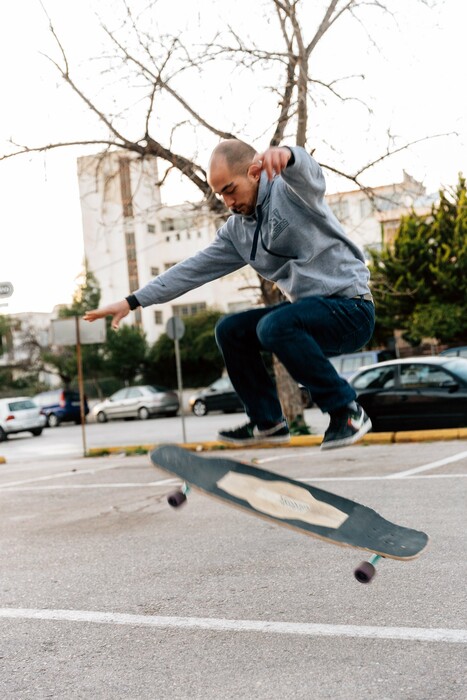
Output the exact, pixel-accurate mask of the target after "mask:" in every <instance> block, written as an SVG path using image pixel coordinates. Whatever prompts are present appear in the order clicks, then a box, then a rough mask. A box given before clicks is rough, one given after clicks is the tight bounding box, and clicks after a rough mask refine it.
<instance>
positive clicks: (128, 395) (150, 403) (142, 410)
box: [91, 384, 180, 423]
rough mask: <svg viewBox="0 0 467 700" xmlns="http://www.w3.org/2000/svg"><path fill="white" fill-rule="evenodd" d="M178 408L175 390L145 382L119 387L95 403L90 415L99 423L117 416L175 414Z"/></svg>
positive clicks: (140, 416) (143, 417)
mask: <svg viewBox="0 0 467 700" xmlns="http://www.w3.org/2000/svg"><path fill="white" fill-rule="evenodd" d="M179 408H180V406H179V401H178V395H177V393H176V392H175V391H171V390H170V389H166V388H165V387H162V386H152V385H150V384H147V385H145V386H128V387H125V388H124V389H119V391H116V392H115V393H114V394H112V395H111V396H109V397H108V398H107V399H104V401H100V402H99V403H97V404H96V405H95V406H94V407H93V409H92V411H91V415H92V416H94V417H95V419H96V420H97V421H98V422H99V423H106V422H107V421H108V420H113V419H117V418H139V419H140V420H146V419H147V418H150V416H155V415H165V416H176V415H177V413H178V409H179Z"/></svg>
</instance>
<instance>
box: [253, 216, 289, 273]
mask: <svg viewBox="0 0 467 700" xmlns="http://www.w3.org/2000/svg"><path fill="white" fill-rule="evenodd" d="M256 210H257V212H258V220H257V222H256V227H255V232H254V234H253V243H252V244H251V251H250V260H256V250H257V248H258V236H259V237H260V238H261V246H262V248H263V250H265V251H266V252H267V253H269V255H274V257H275V258H287V259H289V260H297V256H296V255H280V254H279V253H274V252H273V251H272V250H269V248H268V247H267V246H266V245H265V243H264V241H263V234H262V233H261V225H262V223H263V208H262V206H261V204H258V206H257V207H256Z"/></svg>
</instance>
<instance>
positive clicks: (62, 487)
mask: <svg viewBox="0 0 467 700" xmlns="http://www.w3.org/2000/svg"><path fill="white" fill-rule="evenodd" d="M291 478H292V479H293V478H295V481H299V482H301V483H303V484H308V483H310V484H314V483H318V482H323V481H324V482H340V481H385V480H386V481H387V480H388V479H389V477H387V476H320V477H316V478H307V479H300V478H299V477H293V476H292V477H291ZM465 478H467V474H422V475H421V476H408V477H403V478H401V480H403V481H415V480H422V479H425V480H426V479H465ZM396 479H397V477H391V481H395V480H396ZM181 483H182V482H181V481H180V479H164V480H163V481H141V482H135V481H133V482H127V483H125V482H122V483H118V484H58V485H53V486H33V485H31V486H5V487H3V486H0V493H1V492H2V491H4V492H5V493H24V492H27V491H34V492H35V493H37V492H39V491H42V492H49V491H79V490H80V489H84V490H86V489H141V488H145V487H147V486H152V487H154V488H158V487H160V486H170V485H175V484H181Z"/></svg>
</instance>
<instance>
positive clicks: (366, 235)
mask: <svg viewBox="0 0 467 700" xmlns="http://www.w3.org/2000/svg"><path fill="white" fill-rule="evenodd" d="M434 199H435V198H434V197H432V196H428V195H427V194H426V190H425V187H424V186H423V184H422V183H421V182H418V181H417V180H415V179H414V178H413V177H411V176H410V175H408V173H406V172H405V171H404V177H403V180H402V182H397V183H394V184H391V185H381V186H379V187H373V188H372V189H371V190H368V191H367V192H365V191H363V190H361V189H357V190H350V191H347V192H338V193H336V194H329V195H327V196H326V201H327V202H328V204H329V205H330V207H331V209H332V210H333V212H334V214H335V215H336V217H337V218H338V219H339V221H340V222H341V224H342V226H343V227H344V230H345V232H346V233H347V235H348V236H349V238H351V239H352V240H353V241H355V243H357V245H359V246H360V248H362V249H363V250H364V251H366V250H368V248H377V249H380V248H381V247H382V245H383V244H384V245H387V244H388V243H391V242H392V240H393V239H394V236H395V234H396V232H397V229H398V227H399V224H400V220H401V217H402V216H404V215H407V214H409V213H410V212H411V211H412V209H413V210H415V211H416V212H417V213H418V214H427V213H429V211H430V208H431V204H432V203H433V201H434Z"/></svg>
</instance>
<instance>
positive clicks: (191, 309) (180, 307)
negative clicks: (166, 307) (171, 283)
mask: <svg viewBox="0 0 467 700" xmlns="http://www.w3.org/2000/svg"><path fill="white" fill-rule="evenodd" d="M205 309H206V302H204V301H199V302H198V303H197V304H176V305H175V306H172V313H173V315H174V316H177V317H178V318H181V317H182V316H196V314H197V313H199V312H200V311H204V310H205Z"/></svg>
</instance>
